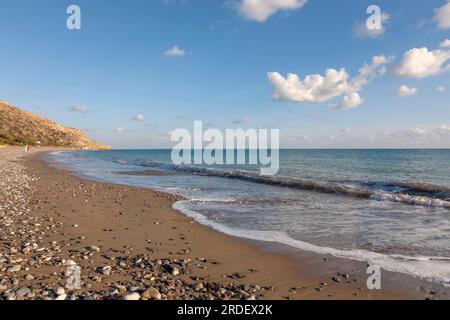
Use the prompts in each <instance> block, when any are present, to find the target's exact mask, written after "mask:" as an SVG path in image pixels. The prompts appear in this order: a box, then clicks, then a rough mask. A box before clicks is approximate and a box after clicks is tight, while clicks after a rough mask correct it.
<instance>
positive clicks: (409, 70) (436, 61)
mask: <svg viewBox="0 0 450 320" xmlns="http://www.w3.org/2000/svg"><path fill="white" fill-rule="evenodd" d="M449 59H450V50H434V51H429V50H428V48H426V47H423V48H413V49H411V50H409V51H407V52H406V53H405V54H404V55H403V59H402V61H401V62H400V64H399V65H398V66H397V68H396V69H395V71H394V72H395V74H397V75H399V76H402V77H411V78H425V77H429V76H435V75H438V74H441V73H443V72H445V71H447V70H449V69H450V67H449V65H448V64H447V65H446V63H447V61H448V60H449Z"/></svg>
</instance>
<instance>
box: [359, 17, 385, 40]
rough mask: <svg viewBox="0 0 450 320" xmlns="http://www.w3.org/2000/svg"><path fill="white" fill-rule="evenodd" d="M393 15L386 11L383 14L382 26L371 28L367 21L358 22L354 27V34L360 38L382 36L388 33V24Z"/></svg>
mask: <svg viewBox="0 0 450 320" xmlns="http://www.w3.org/2000/svg"><path fill="white" fill-rule="evenodd" d="M390 18H391V16H390V15H389V14H387V13H385V12H383V13H382V14H381V28H379V29H369V28H368V27H367V23H366V22H359V21H358V22H357V23H356V24H355V26H354V27H353V34H354V35H355V36H356V37H358V38H363V39H364V38H381V37H383V36H384V34H385V33H386V24H387V23H388V22H389V19H390Z"/></svg>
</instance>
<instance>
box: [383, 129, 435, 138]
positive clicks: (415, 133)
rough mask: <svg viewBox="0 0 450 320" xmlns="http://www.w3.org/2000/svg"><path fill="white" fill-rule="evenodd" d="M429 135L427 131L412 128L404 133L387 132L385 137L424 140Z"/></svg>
mask: <svg viewBox="0 0 450 320" xmlns="http://www.w3.org/2000/svg"><path fill="white" fill-rule="evenodd" d="M427 133H428V131H427V130H425V129H421V128H411V129H407V130H403V131H395V132H391V131H387V132H386V133H385V135H386V136H387V137H390V138H423V137H424V136H425V135H426V134H427Z"/></svg>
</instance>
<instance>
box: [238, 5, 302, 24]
mask: <svg viewBox="0 0 450 320" xmlns="http://www.w3.org/2000/svg"><path fill="white" fill-rule="evenodd" d="M307 2H308V0H242V1H241V2H240V3H239V4H238V12H239V14H240V15H241V16H243V17H244V18H246V19H248V20H255V21H258V22H264V21H266V20H267V19H268V18H269V17H270V16H271V15H274V14H275V13H277V12H278V11H280V10H285V11H286V10H295V9H300V8H302V7H303V6H304V5H305V4H306V3H307Z"/></svg>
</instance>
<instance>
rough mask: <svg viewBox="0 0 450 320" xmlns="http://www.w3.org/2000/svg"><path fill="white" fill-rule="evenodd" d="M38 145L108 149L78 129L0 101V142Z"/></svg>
mask: <svg viewBox="0 0 450 320" xmlns="http://www.w3.org/2000/svg"><path fill="white" fill-rule="evenodd" d="M1 144H6V145H25V144H29V145H41V146H54V147H69V148H77V149H109V148H110V147H109V146H106V145H103V144H101V143H99V142H96V141H93V140H91V139H89V138H87V137H86V135H85V134H84V133H83V132H81V131H80V130H77V129H72V128H65V127H63V126H61V125H59V124H57V123H56V122H53V121H51V120H49V119H46V118H44V117H41V116H38V115H35V114H33V113H31V112H27V111H24V110H21V109H19V108H17V107H15V106H13V105H11V104H9V103H7V102H5V101H0V145H1Z"/></svg>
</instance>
